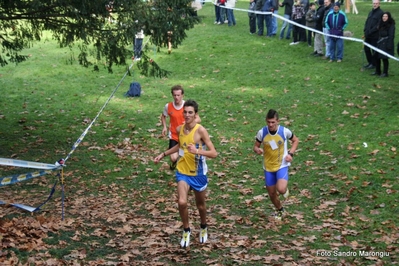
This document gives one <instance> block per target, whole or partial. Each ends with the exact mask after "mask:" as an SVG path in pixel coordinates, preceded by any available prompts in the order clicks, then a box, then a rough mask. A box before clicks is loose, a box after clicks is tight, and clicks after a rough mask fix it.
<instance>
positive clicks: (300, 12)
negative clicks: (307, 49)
mask: <svg viewBox="0 0 399 266" xmlns="http://www.w3.org/2000/svg"><path fill="white" fill-rule="evenodd" d="M304 16H305V9H304V8H303V6H302V4H301V1H300V0H297V1H296V2H295V4H294V6H293V7H292V20H293V21H294V22H296V23H298V24H302V18H303V17H304ZM292 29H293V30H292V35H293V42H292V43H290V45H296V44H298V43H299V37H300V32H301V27H300V26H297V25H295V24H294V25H293V26H292Z"/></svg>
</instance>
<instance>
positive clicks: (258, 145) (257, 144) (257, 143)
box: [254, 140, 263, 155]
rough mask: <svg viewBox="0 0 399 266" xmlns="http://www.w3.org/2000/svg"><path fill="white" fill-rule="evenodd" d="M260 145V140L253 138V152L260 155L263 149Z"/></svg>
mask: <svg viewBox="0 0 399 266" xmlns="http://www.w3.org/2000/svg"><path fill="white" fill-rule="evenodd" d="M260 145H261V142H259V141H257V140H255V143H254V152H255V153H256V154H259V155H262V154H263V150H262V149H261V147H260Z"/></svg>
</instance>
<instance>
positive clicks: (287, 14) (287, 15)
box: [280, 0, 294, 40]
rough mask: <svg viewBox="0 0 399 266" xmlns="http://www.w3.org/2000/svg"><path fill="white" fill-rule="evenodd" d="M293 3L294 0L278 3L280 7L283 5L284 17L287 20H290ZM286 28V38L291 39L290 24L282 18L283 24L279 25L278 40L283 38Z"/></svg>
mask: <svg viewBox="0 0 399 266" xmlns="http://www.w3.org/2000/svg"><path fill="white" fill-rule="evenodd" d="M293 5H294V0H284V1H283V2H282V3H280V7H283V6H284V7H285V9H284V18H285V19H287V20H291V15H292V6H293ZM287 27H288V29H287V35H286V37H285V38H286V39H287V40H289V39H291V31H292V24H291V23H289V22H288V21H286V20H284V22H283V26H281V30H280V40H281V39H283V38H284V31H285V29H286V28H287Z"/></svg>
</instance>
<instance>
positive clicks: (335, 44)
mask: <svg viewBox="0 0 399 266" xmlns="http://www.w3.org/2000/svg"><path fill="white" fill-rule="evenodd" d="M340 6H341V4H340V3H339V2H336V3H335V4H334V8H333V10H331V11H330V12H329V13H328V14H327V16H326V21H325V25H326V26H325V27H326V28H327V29H328V33H329V34H330V35H334V36H330V51H329V54H330V63H331V62H333V61H334V60H335V59H337V62H338V63H340V62H341V61H342V58H343V57H344V40H343V39H342V38H341V37H342V36H344V30H345V28H346V26H348V18H347V17H346V14H345V13H344V12H343V11H341V9H340Z"/></svg>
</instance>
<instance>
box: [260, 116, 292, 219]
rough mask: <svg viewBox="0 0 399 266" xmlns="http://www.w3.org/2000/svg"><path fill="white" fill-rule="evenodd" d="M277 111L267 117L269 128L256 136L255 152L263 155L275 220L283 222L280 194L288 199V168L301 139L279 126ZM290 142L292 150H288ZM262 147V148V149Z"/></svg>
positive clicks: (265, 128) (267, 186)
mask: <svg viewBox="0 0 399 266" xmlns="http://www.w3.org/2000/svg"><path fill="white" fill-rule="evenodd" d="M279 122H280V120H279V116H278V113H277V111H275V110H273V109H270V110H269V112H268V113H267V115H266V123H267V126H265V127H263V128H262V129H260V130H259V131H258V133H257V134H256V139H255V144H254V152H256V153H257V154H259V155H262V154H263V169H264V174H265V184H266V188H267V192H268V194H269V197H270V200H271V201H272V203H273V205H274V206H275V207H276V209H277V212H276V213H275V215H274V216H275V218H276V219H277V220H281V218H282V215H283V211H284V208H283V206H282V204H281V202H280V200H279V197H278V193H279V194H282V195H284V197H288V195H289V192H288V187H287V186H288V166H290V164H291V162H292V159H293V157H294V152H295V150H296V148H297V147H298V143H299V139H298V138H297V137H296V136H295V135H294V134H293V133H292V132H291V130H289V129H288V128H286V127H283V126H280V125H279ZM288 140H290V142H291V148H290V149H289V150H288ZM261 146H262V147H261Z"/></svg>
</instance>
